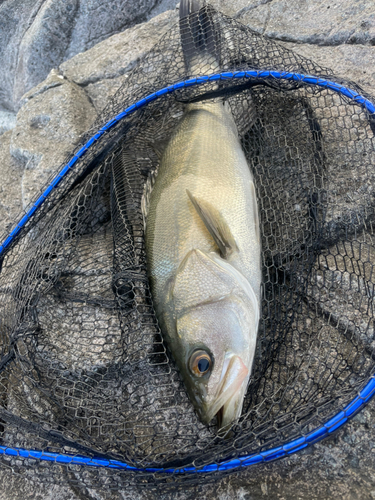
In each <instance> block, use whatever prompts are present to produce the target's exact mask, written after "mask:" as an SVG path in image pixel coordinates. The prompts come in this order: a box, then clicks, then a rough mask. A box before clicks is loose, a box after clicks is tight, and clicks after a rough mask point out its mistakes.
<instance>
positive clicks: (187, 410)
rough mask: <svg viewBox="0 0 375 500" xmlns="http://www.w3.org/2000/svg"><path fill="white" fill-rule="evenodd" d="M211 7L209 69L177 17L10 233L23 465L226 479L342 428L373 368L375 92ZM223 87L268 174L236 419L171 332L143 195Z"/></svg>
mask: <svg viewBox="0 0 375 500" xmlns="http://www.w3.org/2000/svg"><path fill="white" fill-rule="evenodd" d="M194 19H195V21H194V22H196V20H197V18H196V17H195V18H194ZM190 21H191V19H190V20H189V18H186V19H184V20H183V21H182V23H181V33H184V29H185V33H186V30H189V29H190V28H189V26H190V24H189V23H190ZM198 22H199V23H201V24H202V30H203V32H204V30H205V29H206V28H205V27H204V24H205V23H207V22H208V23H211V28H210V30H211V31H210V32H211V33H214V34H215V36H214V39H212V38H211V39H210V40H204V39H203V41H202V40H201V41H200V43H206V44H207V46H210V50H211V51H212V48H213V47H214V52H215V63H212V67H210V65H209V64H207V62H205V63H204V67H202V68H200V67H199V64H196V65H195V66H194V70H195V72H196V74H195V75H192V74H189V73H188V72H187V70H186V64H185V61H184V54H183V51H182V48H181V34H180V26H179V25H177V26H176V27H175V28H174V29H172V30H171V31H170V32H168V33H167V34H166V35H165V36H164V37H163V38H162V39H161V40H160V42H159V43H158V44H157V45H156V46H155V47H154V49H153V50H152V51H151V52H150V53H149V54H147V56H145V57H144V58H143V59H142V60H141V61H140V63H139V65H138V67H137V68H136V69H135V71H134V72H133V73H132V75H131V76H130V78H129V79H128V80H127V81H126V83H125V85H124V86H123V87H122V88H120V90H119V91H118V92H117V93H116V95H115V96H114V98H113V100H112V102H111V104H110V105H109V106H108V107H107V108H106V109H105V110H104V111H103V113H102V115H101V116H100V118H99V119H98V120H97V122H96V123H95V125H94V127H93V128H92V130H91V131H88V133H87V135H86V136H85V137H84V139H83V141H82V144H81V146H80V147H79V148H77V150H75V151H74V152H73V153H72V155H71V156H70V157H68V158H67V159H66V164H67V165H69V167H67V168H65V170H64V175H62V176H60V177H57V180H56V178H55V180H52V179H51V182H52V184H53V185H54V187H53V188H51V187H47V188H46V190H43V192H44V193H45V194H44V196H43V197H41V198H40V199H39V202H38V203H37V205H34V204H32V205H31V206H30V207H29V209H28V210H27V214H28V215H27V216H26V217H25V218H24V219H23V222H22V224H21V225H22V229H20V230H16V231H14V232H13V233H12V237H11V238H8V236H9V235H8V234H6V235H4V238H3V239H2V241H6V245H3V248H2V253H1V274H0V300H1V311H0V349H1V350H0V463H1V466H2V467H5V468H7V469H9V468H11V469H12V470H13V471H15V472H17V473H20V474H23V475H24V476H25V477H33V478H35V477H38V478H40V479H41V480H44V481H51V482H66V481H67V480H68V481H71V482H77V483H81V484H82V483H83V484H85V485H86V486H88V487H90V488H96V487H107V488H113V489H122V488H125V487H126V486H127V485H128V484H130V483H131V484H134V483H136V484H139V485H143V486H148V487H157V486H158V485H161V486H162V487H163V488H166V487H173V488H176V487H180V486H181V487H182V486H183V485H186V484H188V483H193V482H196V481H198V480H199V481H200V480H202V477H204V479H205V480H210V479H213V478H216V477H217V475H222V474H225V473H226V470H227V469H232V468H234V469H235V468H236V467H237V468H238V467H240V466H241V464H242V463H243V464H245V465H246V464H248V463H252V462H254V463H255V462H259V461H265V460H267V457H268V456H270V457H271V458H276V457H277V456H282V455H283V454H285V450H291V449H293V447H294V448H296V449H297V448H298V444H299V445H300V446H303V445H304V444H305V443H306V442H308V439H307V438H306V436H307V437H308V436H309V433H311V432H312V431H315V430H316V429H318V431H317V432H316V434H314V435H311V434H310V436H312V437H311V439H310V440H311V441H312V440H313V438H314V439H315V437H319V436H322V435H324V434H325V433H327V430H328V428H329V427H331V428H335V425H336V424H337V422H341V421H344V420H345V419H346V413H345V411H344V413H342V414H340V412H342V411H343V410H345V409H347V408H348V405H349V404H350V403H351V402H352V401H353V400H355V398H356V397H357V396H358V394H359V393H360V391H361V390H363V388H364V387H365V386H366V384H368V382H369V380H370V379H371V377H372V375H373V374H374V372H375V366H374V347H375V337H374V322H373V315H374V311H373V298H374V283H375V278H374V272H373V263H374V262H375V246H374V228H373V221H374V215H375V214H374V189H375V182H374V180H375V179H374V165H375V153H374V122H373V117H372V116H371V113H373V112H374V109H373V108H372V107H371V97H370V96H365V95H364V93H363V91H362V90H361V89H360V88H359V87H357V86H356V85H355V84H354V83H352V82H344V81H343V80H341V79H338V78H336V77H335V76H334V75H332V73H331V72H330V71H329V70H327V69H325V68H321V67H320V66H318V65H317V64H315V63H313V62H312V61H310V60H308V59H305V58H303V57H301V56H299V55H296V54H294V53H293V52H291V51H289V50H287V49H285V48H283V47H282V46H280V45H278V44H277V43H274V42H271V41H269V40H267V39H266V38H264V37H262V36H261V35H259V34H257V33H255V32H253V31H252V30H251V29H249V28H247V27H245V26H243V25H242V24H240V23H238V22H236V21H234V20H233V19H230V18H228V17H226V16H224V15H223V14H221V13H218V12H216V11H214V10H213V9H212V8H211V7H209V6H206V7H204V8H203V9H202V10H201V11H200V16H199V17H198ZM197 50H198V49H197ZM217 61H218V63H217ZM217 64H218V67H217ZM212 73H214V74H216V75H219V74H220V75H221V77H220V78H219V77H218V76H216V77H213V78H212V79H207V78H206V79H204V78H198V79H196V78H195V77H202V76H204V75H210V74H212ZM307 75H310V76H312V78H310V76H309V77H307ZM180 82H185V84H181V83H180ZM176 84H177V85H176ZM166 88H167V90H165V91H162V92H158V94H157V95H155V92H157V91H160V90H161V89H166ZM348 89H350V91H349V90H348ZM150 95H151V96H152V98H150V99H147V100H146V101H145V100H144V98H145V97H146V96H150ZM218 98H220V99H224V100H225V101H226V102H228V104H229V106H230V109H231V112H232V115H233V117H234V119H235V122H236V126H237V129H238V133H239V137H240V140H241V144H242V147H243V150H244V152H245V154H246V158H247V161H248V163H249V166H250V169H251V171H252V174H253V176H254V182H255V187H256V193H257V200H258V207H259V213H260V222H261V242H262V273H263V274H262V281H263V282H262V304H261V319H260V323H259V330H258V342H257V348H256V353H255V360H254V367H253V372H252V376H251V379H250V383H249V386H248V390H247V393H246V396H245V400H244V405H243V409H242V415H241V418H240V419H239V420H238V421H237V422H235V423H233V425H232V428H231V430H230V431H229V432H227V433H220V432H219V431H218V428H217V422H216V420H215V419H214V420H212V421H211V422H210V423H209V424H208V425H206V424H204V423H202V422H201V421H200V420H199V418H198V415H197V413H196V412H195V410H194V408H193V406H192V404H191V402H190V400H189V398H188V396H187V393H186V390H185V387H184V384H183V382H182V379H181V376H180V374H179V371H178V369H177V368H176V366H175V362H174V360H173V357H172V356H171V355H170V353H169V351H168V349H167V346H166V345H165V343H164V341H163V335H162V332H161V331H160V328H159V326H158V322H157V319H156V316H155V312H154V308H153V302H152V297H151V294H150V287H149V282H148V278H147V266H146V259H147V255H146V251H145V242H144V224H143V216H142V207H141V205H142V199H143V195H144V186H145V184H146V183H147V182H148V179H149V178H150V174H152V173H154V172H156V171H157V168H158V164H159V160H160V156H161V154H162V151H163V150H164V148H165V145H166V144H167V143H168V139H169V137H170V136H171V134H172V132H173V130H175V128H176V125H177V124H178V123H179V121H180V120H181V117H182V116H183V112H184V109H185V107H186V103H189V102H199V101H203V100H207V99H218ZM367 99H368V100H367ZM135 103H138V105H137V106H133V105H134V104H135ZM124 110H128V111H127V112H126V113H122V112H123V111H124ZM100 130H101V132H100V133H98V131H100ZM94 136H95V139H94V140H91V138H92V137H94ZM82 145H85V147H84V148H83V149H82ZM64 166H65V164H64V165H62V166H56V167H57V168H56V172H60V171H61V169H62V168H63V167H64ZM217 168H218V169H220V165H217ZM49 185H50V184H49ZM35 206H38V207H39V208H38V209H37V210H36V209H35V208H33V207H35ZM19 221H20V219H17V220H16V221H15V225H16V224H17V223H19ZM21 225H20V226H21ZM367 387H368V386H367ZM366 391H367V392H366V394H364V393H361V394H362V395H363V397H362V399H361V401H362V400H365V399H366V397H367V396H368V393H369V389H366ZM365 396H366V397H365ZM355 404H356V405H357V403H355ZM358 406H359V405H357V406H355V408H358ZM347 413H348V415H349V414H350V413H351V412H350V411H347ZM337 414H340V415H341V416H340V415H339V417H337V418H336V420H334V421H331V422H330V423H329V425H328V424H327V422H329V421H330V419H332V418H333V417H334V416H335V415H337ZM340 419H341V420H340ZM325 424H326V427H324V425H325ZM319 429H320V430H319ZM291 442H292V445H290V446H289V445H288V446H289V448H288V446H284V448H280V447H282V446H283V445H286V443H291ZM268 450H273V452H272V453H271V455H269V454H268ZM280 450H281V451H280ZM246 457H255V458H253V459H249V458H246ZM237 459H238V460H237ZM241 459H243V460H242V461H241ZM218 464H219V465H218ZM228 464H229V465H228ZM215 471H216V472H215ZM194 472H196V473H195V474H194Z"/></svg>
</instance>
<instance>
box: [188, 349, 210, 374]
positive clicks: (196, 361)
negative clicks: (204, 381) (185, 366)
mask: <svg viewBox="0 0 375 500" xmlns="http://www.w3.org/2000/svg"><path fill="white" fill-rule="evenodd" d="M189 368H190V371H191V373H192V374H193V375H195V376H196V377H202V376H203V375H205V374H206V373H208V372H209V371H210V370H211V368H212V358H211V356H210V355H209V354H208V352H206V351H203V350H202V349H199V350H198V351H194V352H193V354H192V355H191V356H190V359H189Z"/></svg>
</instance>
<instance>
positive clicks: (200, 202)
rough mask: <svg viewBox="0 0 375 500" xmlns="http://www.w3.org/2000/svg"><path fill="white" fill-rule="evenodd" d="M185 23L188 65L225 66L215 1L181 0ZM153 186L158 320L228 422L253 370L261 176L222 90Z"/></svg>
mask: <svg viewBox="0 0 375 500" xmlns="http://www.w3.org/2000/svg"><path fill="white" fill-rule="evenodd" d="M202 26H203V28H202ZM180 27H181V28H180V32H181V41H182V50H183V54H184V59H185V64H186V67H187V70H188V72H189V74H199V73H198V72H199V71H205V72H209V71H211V72H212V71H215V70H217V69H218V62H217V55H216V54H215V52H214V50H215V48H214V45H215V40H216V33H215V31H214V30H215V28H214V23H213V22H212V19H211V18H210V10H209V9H207V8H205V7H202V6H201V4H200V1H198V0H190V1H189V0H181V2H180ZM199 30H200V31H199ZM202 30H203V32H202ZM215 65H216V66H215ZM202 68H203V69H202ZM201 74H202V73H201ZM148 186H149V188H150V189H149V192H148V193H147V210H146V209H145V244H146V258H147V272H148V278H149V283H150V288H151V294H152V300H153V304H154V308H155V313H156V316H157V319H158V323H159V325H160V328H161V331H162V334H163V335H164V337H165V340H166V343H167V346H168V349H169V351H170V352H171V354H172V356H173V358H174V360H175V362H176V365H177V367H178V369H179V371H180V374H181V376H182V379H183V381H184V384H185V387H186V390H187V393H188V396H189V398H190V400H191V402H192V403H193V405H194V407H195V409H196V411H197V413H198V417H199V418H200V420H201V421H202V422H203V423H205V424H209V423H210V422H211V421H212V419H213V418H214V417H215V416H216V417H217V423H218V427H219V429H227V428H228V427H229V426H231V425H232V424H233V422H235V421H237V420H238V419H239V418H240V416H241V412H242V406H243V401H244V397H245V394H246V392H247V387H248V383H249V379H250V375H251V371H252V365H253V360H254V355H255V350H256V343H257V332H258V325H259V319H260V303H261V281H262V270H261V235H260V222H259V211H258V202H257V196H256V190H255V185H254V179H253V175H252V173H251V171H250V168H249V165H248V163H247V160H246V157H245V154H244V152H243V149H242V147H241V144H240V139H239V136H238V131H237V127H236V124H235V121H234V119H233V116H232V113H231V110H230V107H229V106H228V104H227V102H225V100H224V99H222V98H221V99H210V100H207V101H201V102H194V103H190V104H187V105H186V107H185V110H184V112H183V115H182V118H181V119H180V122H179V124H178V125H177V127H176V129H175V130H174V132H173V133H172V135H171V137H170V139H169V142H168V143H167V145H166V147H165V150H164V152H163V153H162V156H161V159H160V163H159V166H158V171H157V175H155V174H154V178H153V181H152V182H151V183H149V184H148ZM146 212H147V213H146Z"/></svg>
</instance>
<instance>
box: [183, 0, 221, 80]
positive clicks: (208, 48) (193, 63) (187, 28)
mask: <svg viewBox="0 0 375 500" xmlns="http://www.w3.org/2000/svg"><path fill="white" fill-rule="evenodd" d="M212 14H213V9H212V7H210V6H209V5H207V6H206V5H204V1H203V0H181V2H180V34H181V45H182V52H183V54H184V59H185V66H186V69H187V71H188V73H189V74H190V75H198V74H201V75H202V74H204V73H212V72H213V71H215V70H217V68H218V66H219V64H218V60H219V57H218V47H219V44H218V33H217V30H216V29H215V24H214V21H213V16H212Z"/></svg>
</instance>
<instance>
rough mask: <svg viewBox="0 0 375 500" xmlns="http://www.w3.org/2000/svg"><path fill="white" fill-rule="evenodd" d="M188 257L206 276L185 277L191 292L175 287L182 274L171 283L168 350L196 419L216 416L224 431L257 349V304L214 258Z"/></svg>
mask: <svg viewBox="0 0 375 500" xmlns="http://www.w3.org/2000/svg"><path fill="white" fill-rule="evenodd" d="M197 257H198V259H199V260H200V262H197ZM192 259H193V260H195V264H196V268H198V270H199V272H200V273H203V272H204V273H205V274H200V280H197V279H194V276H197V275H196V273H194V276H193V275H191V276H190V287H188V289H189V290H190V294H189V293H188V291H187V289H185V285H184V286H182V287H180V288H179V283H180V284H181V281H184V282H185V283H187V281H186V279H185V278H186V276H185V278H184V280H181V279H180V280H176V285H175V288H174V293H175V299H176V302H175V305H176V309H175V310H176V311H177V312H176V315H175V328H176V335H175V336H174V341H173V348H172V350H173V354H174V357H175V359H176V361H177V364H178V366H179V369H180V372H181V374H182V377H183V379H184V382H185V386H186V389H187V392H188V394H189V397H190V399H191V401H192V402H193V404H194V406H195V408H196V410H197V412H198V414H199V417H200V419H201V420H202V421H203V422H204V423H209V422H210V421H211V420H212V419H213V418H214V417H215V415H218V424H219V426H220V427H227V426H229V425H230V424H231V423H232V422H233V421H235V420H236V419H238V418H239V417H240V415H241V411H242V405H243V399H244V396H245V393H246V390H247V385H248V381H249V378H250V374H251V368H252V363H253V359H254V353H255V347H256V337H257V329H258V321H259V306H258V301H257V299H256V296H255V294H254V292H253V293H251V290H250V292H249V290H246V288H249V287H250V285H248V284H247V285H246V284H245V285H244V283H243V279H244V278H243V277H242V278H241V276H240V277H239V276H238V275H239V274H240V273H238V272H237V271H235V270H231V269H230V266H229V267H228V265H227V264H225V265H224V266H222V265H221V262H220V258H219V257H218V260H217V261H216V262H215V259H213V258H212V257H211V256H208V255H204V254H203V253H201V255H198V256H197V255H195V256H194V257H192ZM202 263H203V267H202V265H201V264H202ZM185 271H186V269H185V270H184V271H182V272H185ZM179 278H181V276H180V277H179ZM202 282H203V284H202ZM183 297H185V301H183ZM183 303H184V304H185V306H184V307H182V304H183ZM179 304H180V306H179Z"/></svg>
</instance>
